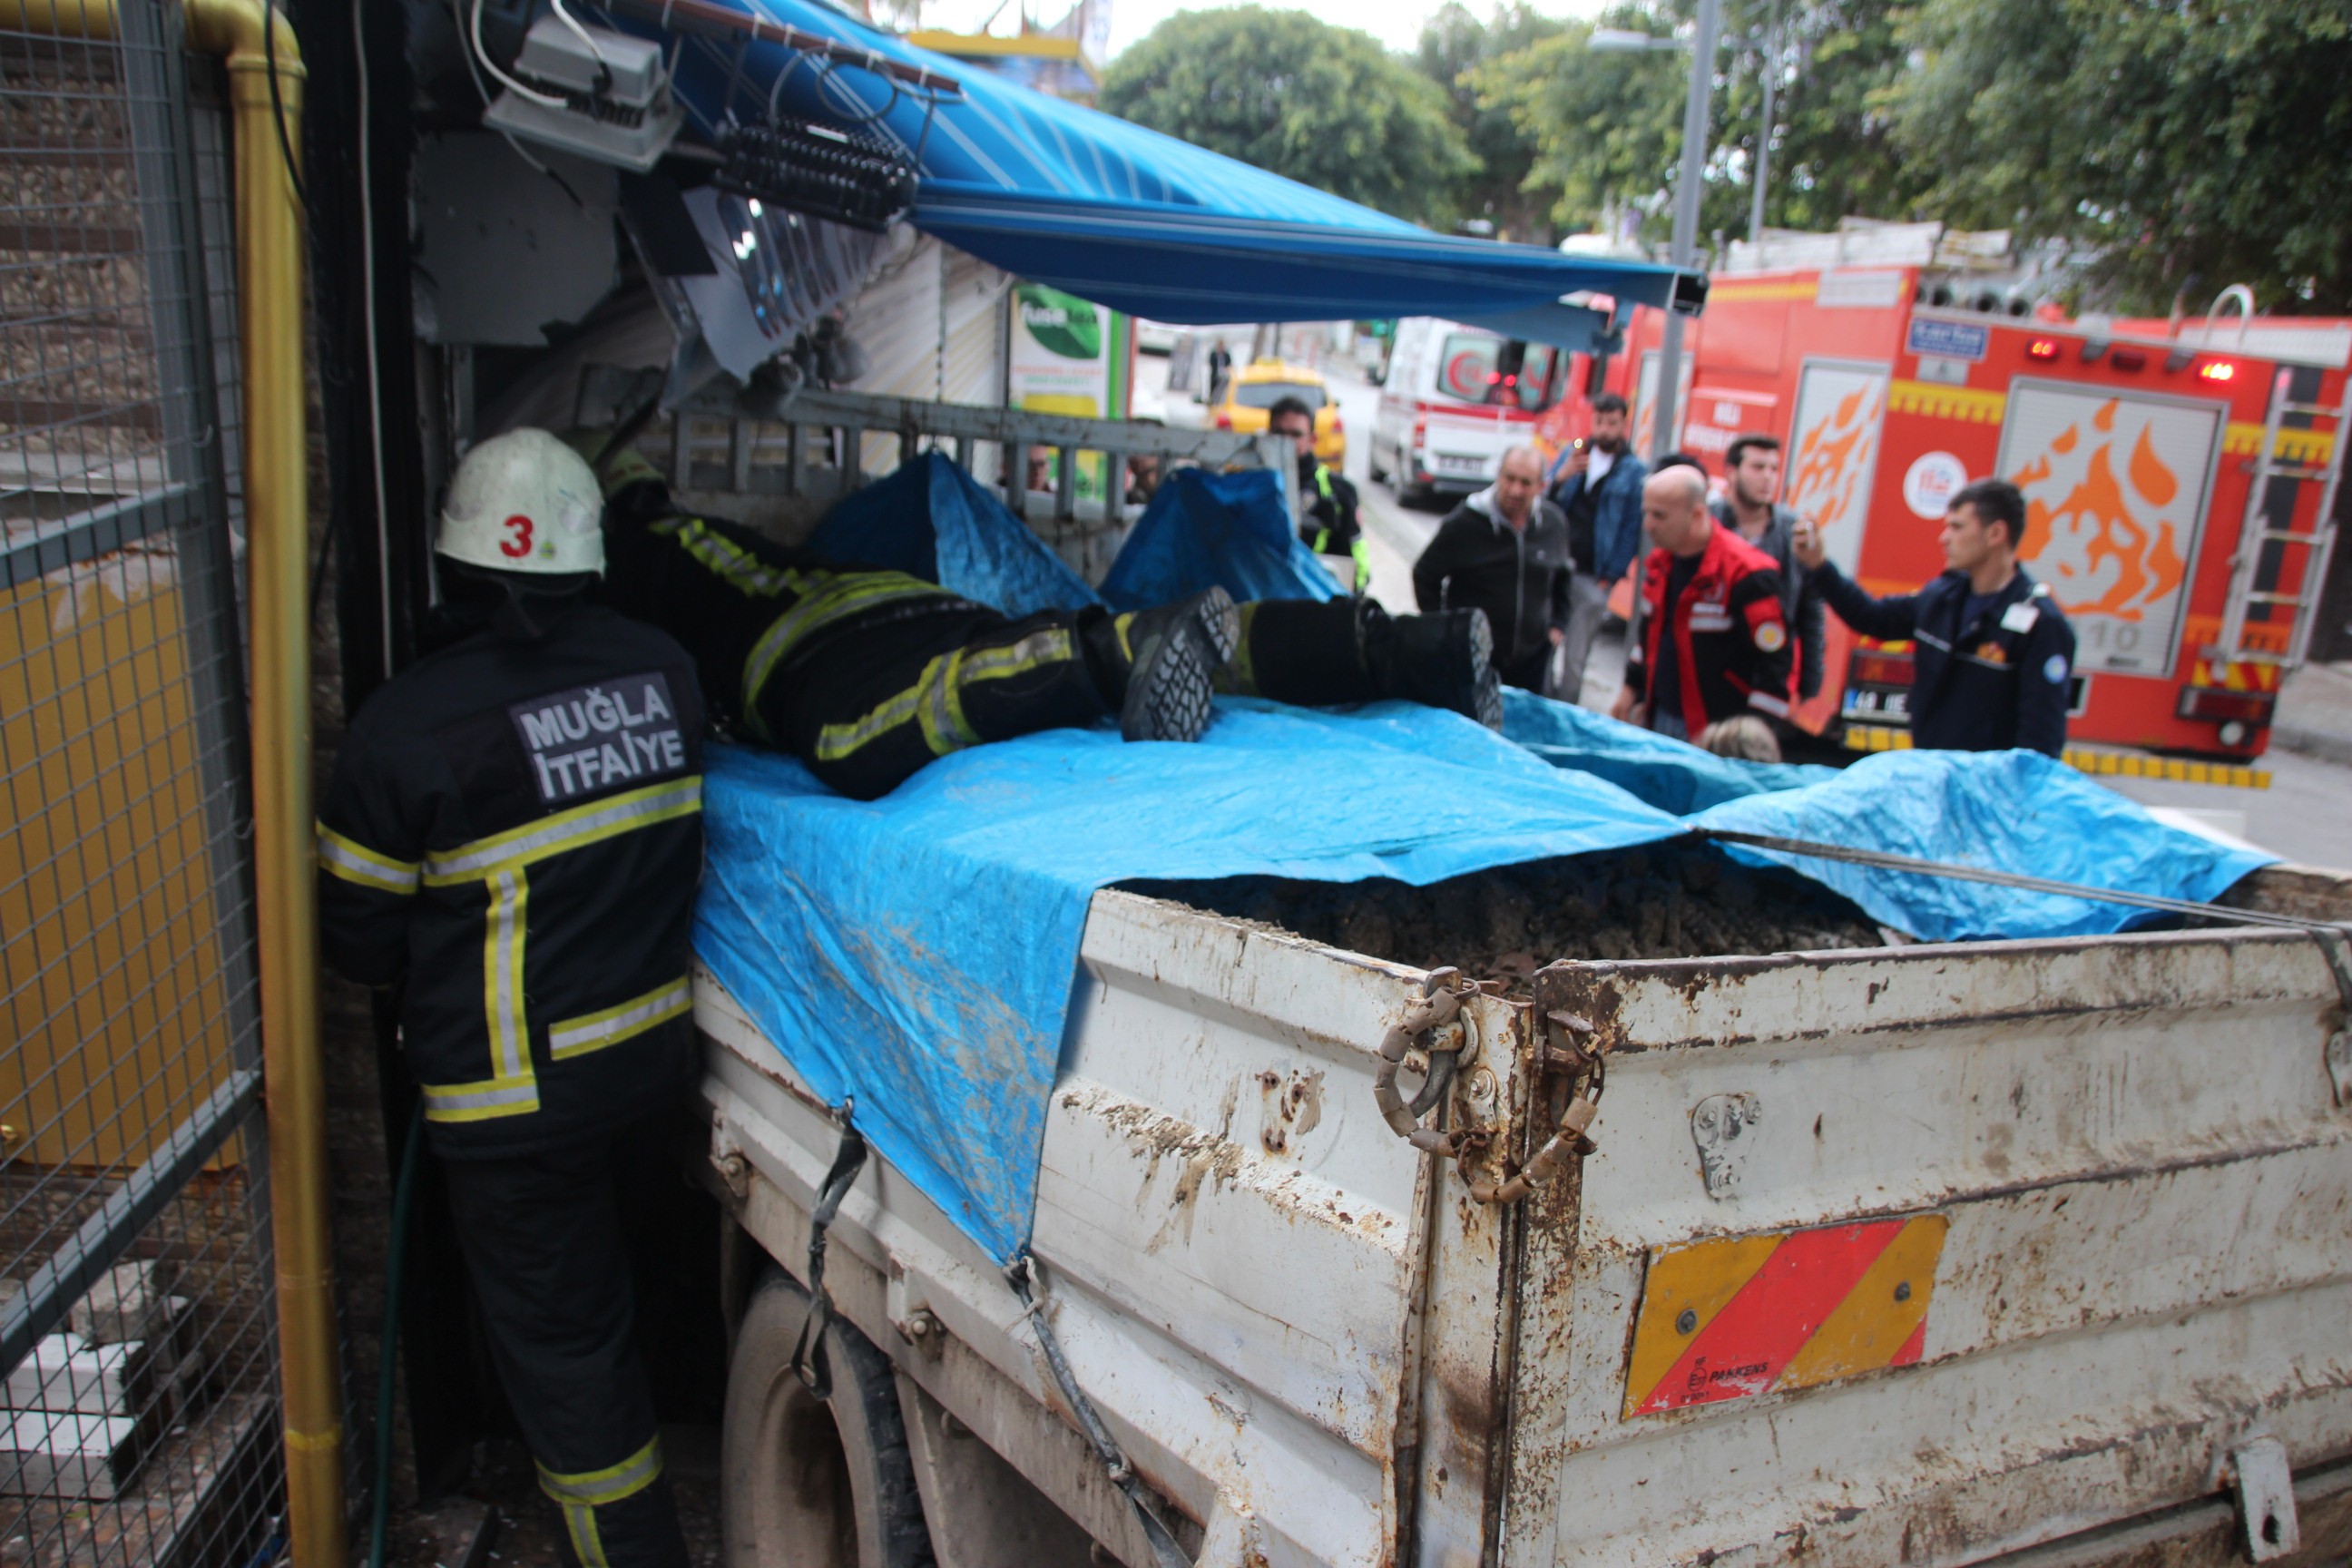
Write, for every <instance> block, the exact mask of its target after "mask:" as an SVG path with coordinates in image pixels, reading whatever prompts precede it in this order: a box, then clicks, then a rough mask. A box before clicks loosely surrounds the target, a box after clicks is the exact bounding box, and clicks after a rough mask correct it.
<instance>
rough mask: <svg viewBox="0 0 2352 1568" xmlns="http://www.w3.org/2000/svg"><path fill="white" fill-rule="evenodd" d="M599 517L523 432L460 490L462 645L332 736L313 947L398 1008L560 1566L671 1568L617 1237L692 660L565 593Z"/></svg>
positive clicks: (677, 801) (658, 1067) (632, 1152)
mask: <svg viewBox="0 0 2352 1568" xmlns="http://www.w3.org/2000/svg"><path fill="white" fill-rule="evenodd" d="M601 500H602V498H601V497H600V496H599V494H598V491H597V486H596V482H595V477H594V475H593V474H592V473H591V472H590V470H589V468H588V466H587V464H585V463H584V462H583V461H582V460H581V459H580V458H578V457H577V456H576V455H575V454H573V453H572V451H570V450H569V449H568V448H566V447H563V446H562V443H560V442H558V441H557V440H555V438H554V437H551V436H548V435H547V434H545V433H544V432H541V431H521V432H518V433H516V434H514V435H510V436H503V437H497V438H496V439H493V440H490V441H487V442H484V443H483V444H482V445H481V446H479V447H477V448H476V449H475V450H474V451H473V452H472V453H471V454H470V455H469V456H468V457H467V459H466V461H465V462H464V464H462V465H461V466H460V468H459V469H458V472H457V478H456V479H455V481H454V482H453V483H452V485H451V487H450V493H449V500H448V504H447V507H446V510H444V512H443V514H442V518H441V525H440V531H439V533H438V536H437V538H436V541H435V548H436V551H437V552H438V553H439V554H440V556H441V559H442V562H443V574H442V575H443V585H444V588H445V590H446V599H447V601H448V615H449V616H450V617H451V620H452V621H453V622H454V627H453V628H452V629H454V630H455V631H456V632H457V633H458V634H460V635H459V636H457V640H455V641H454V642H451V643H449V644H448V645H447V646H445V647H441V648H440V649H439V650H438V651H436V652H434V653H432V654H429V655H427V656H426V657H425V658H421V659H419V660H418V661H417V662H416V663H415V665H413V666H412V667H410V668H408V669H407V670H406V671H404V672H403V673H402V674H401V675H400V676H398V677H397V678H396V679H394V680H392V681H390V682H389V683H388V684H386V685H385V686H384V687H383V689H380V690H379V691H377V692H376V693H375V694H374V695H373V697H372V698H370V699H369V700H368V701H367V703H366V704H365V705H364V706H363V707H362V709H361V710H360V711H359V714H358V716H357V717H356V718H355V719H354V720H353V721H352V726H351V730H350V733H349V735H348V736H347V738H346V740H345V742H344V745H343V748H342V752H341V755H340V757H339V758H338V759H337V763H336V767H335V773H334V777H333V780H332V782H331V784H330V785H329V787H328V791H327V795H326V799H325V803H324V805H323V806H322V808H321V811H320V825H319V863H320V900H319V902H320V909H319V913H320V939H321V945H322V947H323V950H324V952H325V956H326V958H327V961H328V962H329V963H331V964H333V965H334V966H335V967H336V968H337V969H340V970H341V971H342V972H343V973H346V974H348V975H350V976H351V977H352V979H354V980H358V981H361V982H363V983H365V984H377V985H388V984H401V985H402V986H403V991H402V994H401V1039H402V1045H403V1048H404V1051H405V1052H406V1055H407V1059H408V1065H409V1067H410V1068H411V1070H412V1071H413V1073H414V1075H415V1079H416V1080H417V1082H418V1084H419V1085H420V1086H421V1088H422V1090H423V1094H424V1102H425V1103H424V1114H425V1126H426V1129H427V1131H428V1132H429V1135H430V1138H431V1141H432V1144H433V1148H434V1151H435V1152H436V1153H437V1154H438V1155H439V1156H441V1159H442V1161H443V1163H444V1168H445V1170H446V1175H447V1182H448V1191H449V1200H450V1208H451V1213H452V1215H453V1218H454V1220H455V1224H456V1227H457V1241H458V1244H459V1247H460V1248H461V1250H462V1251H463V1252H464V1255H465V1257H466V1260H467V1271H468V1273H469V1274H470V1275H471V1276H472V1279H473V1281H474V1288H475V1293H476V1295H477V1297H478V1300H479V1301H480V1304H481V1310H482V1319H483V1322H484V1325H485V1327H486V1329H487V1331H488V1339H489V1346H490V1353H491V1358H492V1360H493V1362H494V1363H495V1364H496V1365H497V1368H498V1372H499V1381H500V1382H501V1383H502V1384H504V1385H505V1388H506V1392H507V1397H508V1400H509V1404H510V1405H512V1406H513V1408H514V1412H515V1418H516V1420H517V1421H518V1423H520V1426H521V1427H522V1431H523V1436H524V1438H525V1440H526V1441H527V1442H528V1444H529V1445H530V1451H531V1456H532V1458H533V1459H535V1460H536V1461H537V1464H538V1468H539V1474H540V1481H541V1487H542V1488H543V1489H544V1490H545V1491H546V1492H547V1493H548V1495H549V1496H550V1497H551V1498H552V1499H553V1500H555V1502H556V1504H557V1505H558V1507H559V1508H560V1509H561V1510H562V1515H563V1520H564V1523H565V1526H566V1529H567V1533H568V1535H569V1537H570V1539H571V1542H572V1552H573V1553H574V1554H575V1555H576V1557H577V1558H578V1560H579V1562H580V1563H582V1564H583V1568H605V1565H606V1564H611V1565H614V1568H635V1565H647V1564H650V1565H658V1568H683V1565H684V1564H685V1563H686V1561H687V1556H686V1544H685V1541H684V1538H683V1537H682V1535H681V1534H680V1532H679V1530H678V1523H677V1511H676V1510H675V1508H674V1506H673V1504H672V1502H671V1499H670V1493H669V1489H668V1486H667V1482H666V1481H665V1480H664V1479H663V1475H662V1458H661V1444H660V1441H659V1438H658V1437H657V1436H656V1430H655V1426H654V1408H653V1401H652V1398H651V1395H650V1393H649V1391H648V1389H647V1386H646V1377H645V1373H644V1371H643V1370H642V1368H641V1366H640V1365H639V1363H638V1359H637V1353H636V1347H635V1331H634V1326H633V1315H634V1309H633V1304H632V1301H631V1297H630V1288H629V1260H628V1256H627V1247H626V1245H625V1239H624V1232H623V1224H622V1218H621V1216H622V1213H623V1210H624V1207H625V1205H627V1204H628V1203H629V1201H630V1197H629V1194H628V1193H627V1192H626V1191H625V1186H626V1184H628V1183H629V1182H630V1181H631V1180H632V1173H633V1172H636V1171H641V1170H642V1169H643V1168H644V1166H645V1164H646V1161H647V1156H648V1152H649V1151H650V1150H651V1149H652V1148H654V1147H656V1145H657V1139H656V1136H655V1128H656V1125H657V1123H658V1121H661V1120H662V1119H664V1118H665V1117H666V1116H667V1113H669V1112H672V1111H674V1110H676V1109H677V1107H679V1106H680V1105H682V1104H683V1103H685V1101H686V1100H687V1097H688V1095H689V1094H690V1093H691V1092H692V1089H693V1087H694V1082H695V1075H696V1062H697V1053H696V1051H695V1047H694V1034H693V1026H692V1022H691V1020H690V1019H689V1017H688V1011H689V1008H690V1005H691V1003H690V998H689V995H688V984H687V966H688V931H689V928H690V924H691V919H692V912H693V905H694V893H695V887H696V884H697V882H698V879H699V878H700V873H701V862H702V819H701V816H700V812H701V806H702V725H703V710H702V699H701V695H700V691H699V689H698V682H697V680H696V679H695V672H694V666H693V663H692V661H691V660H690V659H689V658H688V657H687V654H686V652H685V650H684V649H683V648H681V647H678V645H677V643H676V642H675V641H673V640H672V639H671V638H670V637H668V636H667V635H666V634H664V633H663V632H661V631H658V630H656V628H654V627H652V626H644V625H641V624H639V623H637V622H635V621H631V620H629V619H627V618H626V617H625V616H620V615H617V614H615V613H614V611H612V610H611V609H608V608H606V607H604V606H603V605H598V604H595V603H593V601H592V600H591V599H590V597H589V596H588V595H587V594H586V592H585V590H586V588H587V587H588V585H589V584H592V583H593V581H594V580H595V579H596V577H597V576H598V574H600V573H602V571H603V570H604V549H603V539H602V533H601V531H600V527H599V518H600V512H601V510H602V506H601ZM635 1179H639V1180H641V1179H642V1177H641V1176H638V1177H636V1178H635Z"/></svg>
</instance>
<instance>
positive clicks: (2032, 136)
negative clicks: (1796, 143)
mask: <svg viewBox="0 0 2352 1568" xmlns="http://www.w3.org/2000/svg"><path fill="white" fill-rule="evenodd" d="M1902 41H1903V43H1904V44H1905V45H1906V47H1909V48H1910V49H1913V50H1916V54H1917V58H1918V60H1919V66H1918V68H1917V69H1916V70H1915V71H1913V72H1912V73H1910V74H1909V75H1908V77H1907V78H1906V79H1905V80H1904V81H1902V82H1901V83H1900V84H1899V85H1898V86H1897V87H1895V89H1890V90H1888V91H1887V92H1885V93H1884V94H1883V95H1881V99H1880V103H1881V106H1882V108H1883V109H1884V110H1885V112H1886V113H1887V114H1888V115H1889V117H1890V119H1891V121H1892V125H1893V130H1894V135H1895V143H1896V145H1897V146H1898V148H1899V149H1900V150H1902V151H1903V152H1905V153H1908V154H1909V155H1910V156H1911V157H1912V158H1913V159H1914V160H1916V162H1917V163H1919V164H1920V165H1921V166H1922V167H1923V168H1925V169H1927V170H1928V171H1930V172H1931V173H1932V175H1933V183H1932V184H1931V185H1930V186H1929V188H1928V189H1927V191H1926V192H1925V193H1924V198H1923V201H1922V206H1923V208H1924V210H1926V211H1927V212H1928V213H1930V214H1932V215H1934V216H1938V217H1943V218H1946V219H1947V220H1948V221H1950V222H1953V223H1956V224H1958V225H1961V226H1979V227H2014V228H2016V229H2017V230H2018V231H2020V233H2021V234H2022V235H2023V236H2025V237H2029V238H2055V239H2063V240H2067V241H2071V242H2073V243H2074V244H2076V245H2078V246H2082V247H2087V248H2090V249H2092V250H2094V251H2095V259H2094V261H2093V262H2092V264H2091V271H2090V278H2091V280H2092V283H2093V286H2094V289H2095V291H2096V293H2097V294H2098V295H2099V296H2100V297H2101V299H2102V302H2106V303H2112V304H2114V305H2116V306H2118V307H2120V308H2122V309H2125V310H2147V311H2159V312H2160V311H2163V310H2167V309H2168V308H2169V307H2170V306H2171V304H2172V303H2173V301H2174V300H2175V298H2176V297H2177V296H2180V295H2182V294H2184V293H2185V294H2186V296H2187V303H2188V304H2189V306H2190V308H2192V309H2194V308H2198V307H2201V306H2202V305H2203V304H2204V302H2205V300H2207V299H2209V298H2210V296H2211V295H2212V294H2214V293H2215V292H2217V291H2218V290H2220V289H2221V288H2223V287H2224V286H2226V285H2228V284H2231V283H2246V284H2249V285H2251V286H2252V288H2253V290H2254V293H2255V295H2256V297H2257V298H2258V299H2259V300H2261V301H2262V302H2263V304H2264V306H2266V307H2268V308H2272V309H2283V310H2305V311H2310V312H2314V313H2321V314H2345V313H2352V201H2347V198H2346V196H2345V195H2344V184H2343V176H2342V174H2341V172H2340V165H2341V163H2342V162H2343V159H2344V155H2345V149H2346V148H2347V147H2352V89H2347V84H2348V83H2352V8H2347V6H2346V5H2344V3H2343V0H2228V3H2227V4H2222V3H2221V0H1923V3H1922V4H1920V5H1918V7H1917V9H1916V11H1915V12H1914V13H1913V14H1912V15H1911V16H1909V17H1908V19H1907V20H1906V24H1905V26H1904V30H1903V39H1902Z"/></svg>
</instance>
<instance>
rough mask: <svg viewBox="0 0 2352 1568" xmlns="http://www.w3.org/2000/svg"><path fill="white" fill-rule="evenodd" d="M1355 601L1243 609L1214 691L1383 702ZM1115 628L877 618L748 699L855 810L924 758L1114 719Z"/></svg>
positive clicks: (1098, 619)
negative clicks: (755, 700)
mask: <svg viewBox="0 0 2352 1568" xmlns="http://www.w3.org/2000/svg"><path fill="white" fill-rule="evenodd" d="M1359 614H1360V612H1359V611H1358V609H1357V607H1356V605H1355V604H1354V602H1353V601H1350V600H1347V599H1333V600H1330V601H1328V602H1326V603H1320V604H1317V603H1310V602H1307V601H1289V600H1265V601H1257V602H1253V603H1250V604H1246V605H1242V606H1241V616H1242V640H1241V646H1240V647H1239V648H1237V649H1236V650H1235V653H1234V660H1233V663H1232V665H1231V666H1229V667H1228V668H1227V669H1226V670H1225V671H1224V673H1223V679H1222V680H1221V682H1220V684H1221V687H1222V688H1223V689H1229V690H1234V691H1237V692H1240V693H1242V694H1244V695H1248V696H1262V697H1268V698H1272V699H1274V700H1276V701H1282V702H1292V703H1297V704H1299V705H1300V706H1303V707H1317V706H1329V705H1333V704H1338V703H1346V702H1364V701H1369V700H1371V699H1373V698H1374V697H1376V696H1378V695H1380V693H1379V692H1377V691H1376V690H1375V689H1374V683H1373V681H1372V679H1371V677H1370V673H1369V670H1368V668H1367V667H1366V664H1365V660H1364V657H1363V652H1362V649H1361V647H1360V640H1359V637H1358V632H1357V625H1358V616H1359ZM1121 619H1124V617H1122V616H1112V615H1110V614H1109V613H1108V612H1106V611H1103V610H1091V609H1090V610H1080V611H1078V612H1076V613H1075V614H1071V613H1068V612H1064V611H1058V610H1049V611H1045V612H1044V613H1042V614H1039V615H1034V616H1028V617H1026V618H1024V619H1022V620H1017V621H1015V620H1008V619H1006V618H1005V617H1004V616H1000V615H998V614H996V613H995V612H994V611H992V610H984V609H979V608H959V609H955V610H933V611H929V613H924V614H919V615H914V616H906V617H903V618H899V619H886V620H879V621H873V622H869V623H868V624H866V625H862V626H855V627H851V628H849V629H847V630H845V631H844V632H841V633H839V634H837V635H835V637H830V638H828V639H826V640H825V641H824V643H823V644H822V646H820V647H818V648H817V649H816V650H815V651H814V652H813V653H812V654H810V655H809V656H808V658H806V659H804V660H803V661H802V662H801V663H800V664H799V665H798V666H796V667H795V668H793V669H792V670H791V671H790V672H789V675H788V677H787V678H785V679H774V680H771V681H770V682H768V683H767V685H766V686H765V687H764V688H763V689H762V690H761V694H760V697H759V701H760V702H761V713H760V715H759V718H760V721H761V724H762V726H763V727H764V728H765V729H766V731H767V732H768V733H770V734H772V735H774V736H776V737H777V738H778V739H780V740H781V741H782V742H783V743H784V746H785V748H786V749H787V750H789V751H791V752H793V755H795V756H797V757H798V758H800V760H801V761H802V762H803V763H805V764H806V765H807V767H808V769H809V771H810V772H812V773H814V774H816V776H817V777H818V778H819V779H821V780H823V781H824V783H825V784H827V785H829V786H830V787H832V788H833V789H835V790H837V791H839V792H840V793H841V794H843V795H849V796H851V797H852V798H854V799H858V800H874V799H877V798H878V797H880V796H882V795H887V794H888V793H889V792H890V791H892V790H894V789H896V788H898V785H899V784H903V783H905V782H906V781H907V780H908V779H909V778H911V777H912V776H914V774H915V773H917V772H918V771H919V770H920V769H921V768H922V767H923V766H924V764H926V763H929V762H931V761H932V760H933V759H934V758H938V757H943V756H946V755H948V754H949V753H950V752H956V751H961V750H962V749H963V748H965V747H967V746H975V745H979V744H982V742H990V741H1009V740H1012V739H1013V738H1014V737H1016V736H1020V735H1026V734H1031V733H1033V732H1034V731H1039V730H1052V729H1060V728H1065V727H1070V726H1086V725H1090V724H1093V723H1095V722H1096V721H1098V720H1100V719H1102V718H1103V717H1104V716H1106V715H1107V714H1109V713H1112V712H1115V711H1116V710H1117V708H1118V696H1119V694H1120V692H1121V691H1122V690H1123V689H1124V679H1125V678H1124V673H1123V669H1122V668H1121V661H1122V659H1123V657H1124V655H1123V651H1122V648H1123V643H1124V639H1122V638H1120V637H1118V630H1117V628H1118V622H1119V621H1120V620H1121Z"/></svg>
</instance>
